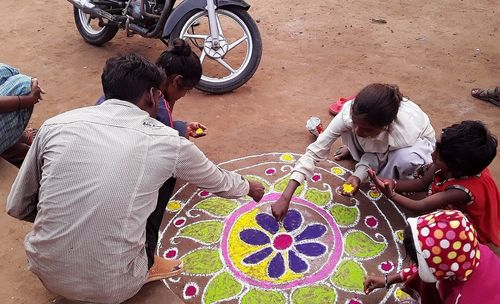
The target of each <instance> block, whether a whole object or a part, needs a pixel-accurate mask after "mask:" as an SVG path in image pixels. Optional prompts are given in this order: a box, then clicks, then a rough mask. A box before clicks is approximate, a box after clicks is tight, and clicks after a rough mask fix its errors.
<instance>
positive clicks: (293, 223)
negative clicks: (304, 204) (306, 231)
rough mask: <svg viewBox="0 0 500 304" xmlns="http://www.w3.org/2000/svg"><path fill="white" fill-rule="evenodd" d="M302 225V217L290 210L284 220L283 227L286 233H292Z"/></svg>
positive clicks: (295, 211)
mask: <svg viewBox="0 0 500 304" xmlns="http://www.w3.org/2000/svg"><path fill="white" fill-rule="evenodd" d="M300 225H302V216H301V215H300V213H299V212H298V211H297V210H294V209H292V210H289V211H288V213H287V214H286V216H285V219H284V220H283V227H285V229H286V231H288V232H291V231H294V230H295V229H297V228H299V227H300Z"/></svg>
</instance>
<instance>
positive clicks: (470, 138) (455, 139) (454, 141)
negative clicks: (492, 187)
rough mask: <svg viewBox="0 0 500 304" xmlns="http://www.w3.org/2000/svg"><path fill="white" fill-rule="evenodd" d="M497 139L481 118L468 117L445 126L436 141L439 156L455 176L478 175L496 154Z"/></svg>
mask: <svg viewBox="0 0 500 304" xmlns="http://www.w3.org/2000/svg"><path fill="white" fill-rule="evenodd" d="M497 145H498V142H497V139H496V138H495V137H494V136H493V135H492V134H491V133H490V131H488V129H487V128H486V126H485V125H484V124H483V123H482V122H480V121H473V120H465V121H462V122H461V123H459V124H454V125H452V126H450V127H448V128H444V129H443V133H442V135H441V140H440V141H439V142H438V143H436V152H437V153H438V155H439V158H440V159H441V160H442V161H443V162H444V163H445V164H446V165H447V166H448V169H449V171H450V173H451V174H452V175H453V177H462V176H470V175H477V174H479V173H481V171H483V170H484V169H485V168H486V167H488V165H489V164H490V163H491V162H492V161H493V159H494V158H495V156H496V155H497Z"/></svg>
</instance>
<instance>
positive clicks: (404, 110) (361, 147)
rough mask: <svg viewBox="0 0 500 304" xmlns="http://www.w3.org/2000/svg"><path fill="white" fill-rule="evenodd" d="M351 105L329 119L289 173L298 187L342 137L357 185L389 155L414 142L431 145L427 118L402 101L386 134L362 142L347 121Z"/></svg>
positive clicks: (420, 111)
mask: <svg viewBox="0 0 500 304" xmlns="http://www.w3.org/2000/svg"><path fill="white" fill-rule="evenodd" d="M351 105H352V101H348V102H346V103H345V104H344V106H343V107H342V111H341V112H340V113H339V114H337V115H336V116H335V117H334V118H333V120H332V121H331V122H330V124H329V125H328V127H327V128H326V129H325V130H324V132H323V133H321V134H320V135H319V136H318V138H317V139H316V141H315V142H314V143H312V144H310V145H309V146H308V147H307V150H306V153H305V154H304V155H303V156H302V157H301V158H300V159H299V160H298V161H297V163H296V165H295V167H294V168H293V170H292V176H291V178H292V179H294V180H296V181H297V182H299V183H302V182H303V181H304V180H305V179H306V178H310V177H311V176H312V175H313V171H314V168H315V167H316V163H317V162H319V161H321V160H325V159H327V158H328V156H329V155H330V148H331V147H332V144H333V143H334V142H335V141H336V140H337V138H339V137H342V140H343V142H344V144H347V145H348V147H349V151H350V152H351V154H353V157H354V158H355V159H356V160H358V163H357V164H356V170H355V172H354V173H353V175H355V176H357V177H359V178H360V180H361V181H363V180H365V179H366V178H367V176H368V173H367V170H368V169H369V168H373V169H378V168H379V166H380V165H381V164H383V163H384V162H385V161H386V160H387V155H388V153H389V152H390V151H394V150H397V149H400V148H406V147H410V146H413V145H414V144H415V143H416V142H417V140H418V139H428V140H429V141H430V142H431V143H434V142H435V133H434V129H433V128H432V126H431V123H430V120H429V117H428V116H427V114H425V112H423V111H422V110H421V109H420V107H419V106H418V105H417V104H415V103H414V102H412V101H410V100H408V99H406V98H404V99H403V101H402V102H401V105H400V106H399V110H398V114H397V117H396V119H395V120H394V121H393V122H392V123H391V125H390V126H389V127H388V128H387V130H384V131H382V132H381V133H380V134H378V135H377V136H376V137H365V138H363V137H359V136H357V135H356V133H355V132H354V129H353V123H352V118H351ZM354 154H356V155H354ZM358 156H359V157H358Z"/></svg>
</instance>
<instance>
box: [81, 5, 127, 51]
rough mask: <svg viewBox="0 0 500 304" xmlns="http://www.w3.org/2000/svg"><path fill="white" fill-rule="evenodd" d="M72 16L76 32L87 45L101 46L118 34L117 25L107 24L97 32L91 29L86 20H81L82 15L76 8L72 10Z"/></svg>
mask: <svg viewBox="0 0 500 304" xmlns="http://www.w3.org/2000/svg"><path fill="white" fill-rule="evenodd" d="M73 15H74V17H75V24H76V28H77V29H78V32H79V33H80V35H81V36H82V37H83V39H84V40H85V41H86V42H87V43H89V44H92V45H103V44H104V43H106V42H108V41H110V40H111V39H113V37H115V35H116V33H117V32H118V25H116V24H108V25H106V26H105V27H102V28H101V29H100V30H99V31H95V30H93V29H91V28H90V27H89V26H88V24H86V23H87V22H86V20H82V18H83V14H82V13H81V12H80V10H79V9H77V8H76V7H74V8H73Z"/></svg>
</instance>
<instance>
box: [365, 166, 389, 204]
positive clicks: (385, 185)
mask: <svg viewBox="0 0 500 304" xmlns="http://www.w3.org/2000/svg"><path fill="white" fill-rule="evenodd" d="M368 176H369V177H370V179H371V180H372V182H373V185H374V187H375V188H377V190H378V191H380V192H382V193H383V194H384V195H385V196H387V197H388V198H391V197H392V196H393V195H394V191H395V189H396V181H395V180H393V179H386V178H380V177H378V176H377V174H376V173H375V171H373V170H372V169H368Z"/></svg>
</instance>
